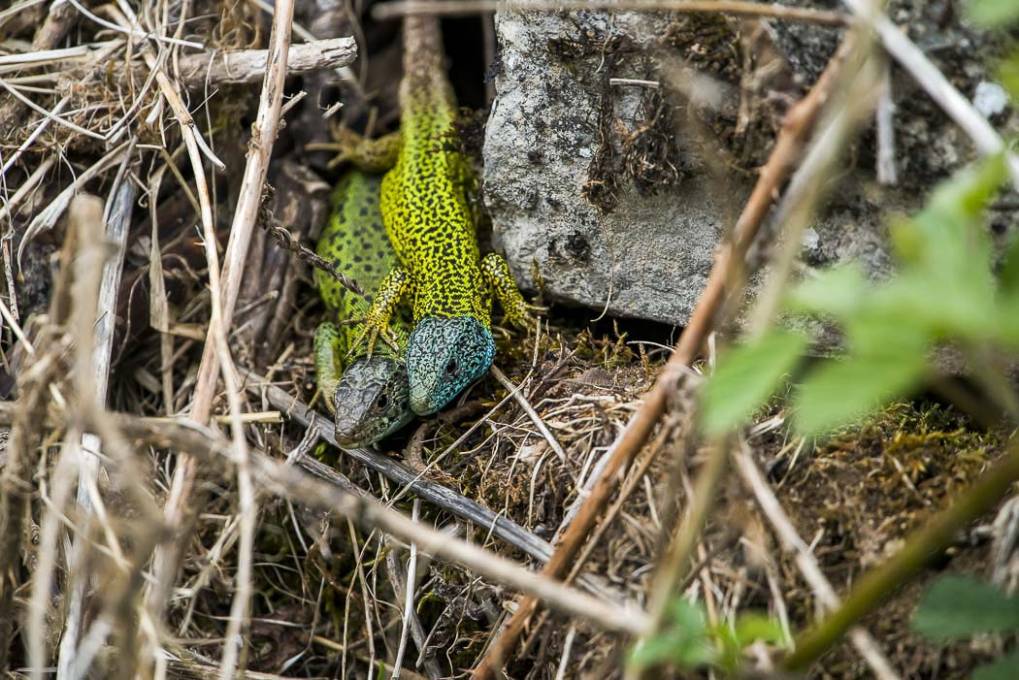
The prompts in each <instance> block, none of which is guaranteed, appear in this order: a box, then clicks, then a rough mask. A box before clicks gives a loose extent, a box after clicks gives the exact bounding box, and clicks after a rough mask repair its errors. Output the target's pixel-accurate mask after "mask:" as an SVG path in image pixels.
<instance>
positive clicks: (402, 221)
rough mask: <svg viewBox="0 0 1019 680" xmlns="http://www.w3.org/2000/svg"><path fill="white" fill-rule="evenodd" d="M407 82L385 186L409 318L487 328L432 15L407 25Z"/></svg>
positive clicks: (464, 175) (463, 169)
mask: <svg viewBox="0 0 1019 680" xmlns="http://www.w3.org/2000/svg"><path fill="white" fill-rule="evenodd" d="M403 30H404V78H403V81H402V82H401V86H400V105H401V111H402V113H401V119H400V134H401V138H402V142H401V146H400V153H399V156H398V157H397V161H396V165H395V166H394V167H393V168H392V169H391V170H390V171H389V172H388V173H386V176H385V178H384V180H383V182H382V211H383V214H384V216H385V224H386V229H387V231H388V233H389V237H390V240H391V241H392V243H393V247H394V248H395V249H396V253H397V256H398V258H399V260H400V262H401V264H402V265H403V266H404V268H406V269H407V270H408V272H409V273H410V275H411V277H412V279H413V280H414V282H415V287H414V291H415V293H414V302H413V308H414V319H415V320H420V319H422V318H425V317H428V316H434V317H440V318H448V317H455V316H470V317H473V318H475V319H477V320H478V321H480V322H482V323H483V324H484V325H485V326H488V325H489V323H490V312H489V309H488V306H487V305H485V304H484V303H483V300H482V299H481V295H480V294H479V291H481V290H482V289H483V281H482V277H481V271H480V268H479V266H478V261H479V258H480V253H479V251H478V244H477V238H476V236H475V233H474V224H473V221H472V217H471V211H470V207H469V205H468V201H467V196H466V189H467V183H468V182H469V178H470V169H469V167H468V164H467V161H466V159H464V158H463V157H462V156H461V154H460V153H459V151H458V150H457V149H456V144H455V136H454V135H455V131H454V122H455V120H456V103H455V99H454V96H453V90H452V87H451V86H450V84H449V81H448V80H447V78H446V75H445V66H444V64H443V51H442V39H441V36H440V33H439V24H438V20H437V19H436V18H435V17H426V16H410V17H407V18H406V19H405V20H404V29H403Z"/></svg>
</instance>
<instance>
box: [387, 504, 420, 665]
mask: <svg viewBox="0 0 1019 680" xmlns="http://www.w3.org/2000/svg"><path fill="white" fill-rule="evenodd" d="M420 510H421V501H420V500H418V499H417V498H415V499H414V503H413V505H412V506H411V511H410V519H411V521H414V522H417V521H418V513H419V511H420ZM417 564H418V547H417V544H416V543H414V542H413V541H411V544H410V556H409V557H408V558H407V581H406V583H407V585H406V586H405V587H404V591H405V593H404V594H405V597H404V603H403V627H402V628H401V629H400V644H399V647H397V650H396V660H395V661H393V675H392V679H393V680H400V669H401V668H402V667H403V655H404V653H405V652H406V651H407V638H408V637H409V634H410V628H411V624H410V622H411V618H412V616H413V615H414V584H415V583H417Z"/></svg>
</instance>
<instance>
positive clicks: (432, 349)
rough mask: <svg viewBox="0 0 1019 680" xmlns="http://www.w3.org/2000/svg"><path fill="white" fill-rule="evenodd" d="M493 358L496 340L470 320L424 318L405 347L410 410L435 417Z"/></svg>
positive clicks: (476, 377)
mask: <svg viewBox="0 0 1019 680" xmlns="http://www.w3.org/2000/svg"><path fill="white" fill-rule="evenodd" d="M494 358H495V339H494V338H493V337H492V331H490V330H489V329H488V328H487V327H486V326H485V325H484V324H482V323H481V322H480V321H478V320H477V319H475V318H473V317H469V316H455V317H451V318H439V317H434V316H429V317H425V318H424V319H422V320H421V321H419V322H418V324H417V326H415V327H414V331H413V332H412V333H411V334H410V340H409V342H408V344H407V377H408V379H409V380H410V407H411V409H413V410H414V412H415V413H417V414H419V415H428V414H429V413H435V412H436V411H438V410H439V409H440V408H442V407H443V406H445V405H446V404H448V403H449V402H450V401H452V400H453V398H454V397H456V395H458V394H460V392H461V391H462V390H463V389H464V388H465V387H467V386H468V385H469V384H471V383H472V382H474V381H475V380H477V379H478V378H480V377H481V376H483V375H484V374H485V373H486V372H487V371H488V369H489V368H491V366H492V360H493V359H494Z"/></svg>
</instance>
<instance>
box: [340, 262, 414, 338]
mask: <svg viewBox="0 0 1019 680" xmlns="http://www.w3.org/2000/svg"><path fill="white" fill-rule="evenodd" d="M411 287H412V284H411V277H410V273H409V272H408V271H407V270H406V269H403V268H402V267H395V268H394V269H391V270H390V271H389V273H388V274H386V276H385V278H383V279H382V281H381V282H380V283H379V287H378V289H377V290H376V291H375V296H374V298H373V299H372V303H371V306H370V307H368V311H367V312H366V313H365V315H364V318H363V319H361V331H360V333H358V335H357V338H355V339H354V341H353V342H352V343H351V346H350V348H349V353H348V356H349V355H351V354H353V353H354V352H356V351H357V350H358V349H359V348H360V347H361V344H362V343H364V342H365V341H366V340H367V343H368V348H367V355H368V356H369V357H370V356H371V355H372V352H373V351H374V349H375V342H376V340H378V338H379V336H380V335H381V336H382V338H383V341H385V342H387V343H389V344H390V345H395V341H394V340H393V339H392V335H393V333H392V331H391V330H390V328H389V320H390V319H391V318H392V316H393V311H394V310H395V309H396V306H397V305H398V304H399V303H400V300H401V299H402V298H403V296H404V295H407V294H408V293H410V292H411Z"/></svg>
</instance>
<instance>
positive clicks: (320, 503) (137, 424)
mask: <svg viewBox="0 0 1019 680" xmlns="http://www.w3.org/2000/svg"><path fill="white" fill-rule="evenodd" d="M22 411H23V408H22V406H21V404H11V403H8V402H0V424H11V423H14V422H15V421H16V420H17V419H18V418H19V417H20V415H21V413H22ZM107 421H108V422H109V424H110V425H111V426H113V427H114V428H115V429H116V430H117V431H119V432H121V433H123V436H126V437H129V438H131V439H136V440H141V441H143V442H145V443H146V444H148V445H149V446H152V447H155V448H159V449H172V450H178V451H190V452H192V454H193V455H194V456H195V457H196V458H201V459H202V460H204V461H208V462H212V463H220V464H221V463H234V464H235V463H236V456H235V454H234V450H233V447H232V444H231V442H230V441H229V440H227V439H224V438H223V436H222V435H220V434H219V433H218V432H216V431H213V430H210V429H209V428H207V427H204V426H202V425H200V424H198V423H196V422H194V421H190V420H180V421H178V422H173V423H170V422H167V420H166V419H165V418H142V417H139V416H134V415H130V414H108V416H107ZM34 422H35V423H38V422H43V419H42V418H38V419H37V420H36V421H34ZM99 434H100V436H102V437H105V436H106V434H107V433H106V432H105V431H102V430H101V431H100V433H99ZM120 443H121V444H123V443H124V442H123V441H122V442H120ZM250 465H251V471H252V477H253V480H254V481H255V483H257V484H258V486H259V487H261V488H262V489H263V490H264V491H266V492H268V493H272V494H276V495H278V496H280V497H282V498H286V499H288V500H290V501H291V502H293V503H297V504H298V505H302V506H304V507H307V508H310V509H313V510H318V511H321V512H325V513H328V514H330V515H333V516H336V517H342V518H349V519H351V520H353V521H356V522H358V523H360V524H361V525H362V526H365V527H367V528H372V529H377V530H379V531H382V532H384V533H386V534H389V535H390V536H393V537H395V538H398V539H400V540H401V541H404V542H405V543H408V544H409V543H411V542H413V543H416V544H417V546H418V550H419V551H420V552H421V553H423V554H427V555H431V556H432V557H435V558H441V559H444V560H446V561H448V562H451V563H454V564H459V565H460V566H462V567H464V568H465V569H468V570H470V571H472V572H474V573H476V574H478V575H480V576H483V577H485V578H487V579H489V580H491V581H492V582H493V583H498V584H502V585H505V586H507V587H510V588H513V589H516V590H519V591H521V592H524V593H527V594H529V595H533V596H535V597H537V598H539V599H541V600H542V601H544V602H545V603H547V604H548V606H549V607H551V608H552V609H555V610H556V611H559V612H562V613H564V614H567V615H569V616H575V617H578V618H581V619H584V620H586V621H588V622H590V623H592V624H594V625H596V626H597V627H599V628H602V629H604V630H608V631H617V632H621V633H626V634H629V635H640V634H641V633H643V632H644V631H645V630H646V626H647V616H646V614H645V613H644V612H642V611H641V610H639V609H637V608H635V607H633V606H632V605H628V604H624V605H620V604H617V603H606V602H604V601H602V600H599V599H597V598H595V597H592V596H591V595H587V594H585V593H583V592H581V591H579V590H576V589H574V588H570V587H567V586H564V585H562V584H561V583H558V582H557V581H554V580H552V579H549V578H547V577H545V576H542V575H540V574H535V573H534V572H532V571H530V570H528V569H526V568H524V567H522V566H520V565H519V564H518V563H516V562H513V561H511V560H508V559H506V558H504V557H501V556H499V555H496V554H495V553H492V552H490V551H488V550H485V549H484V548H481V547H479V546H477V545H475V544H473V543H470V542H468V541H464V540H461V539H459V538H456V537H454V536H451V535H450V534H447V533H444V532H442V531H439V530H437V529H433V528H432V527H430V526H427V525H424V524H421V523H418V522H414V521H413V520H411V519H410V518H409V517H407V516H405V515H404V514H403V513H401V512H399V511H397V510H393V509H392V508H389V507H387V506H386V505H385V504H384V503H381V502H380V501H377V500H375V499H374V498H372V497H369V496H361V495H358V494H355V493H351V492H348V491H345V490H343V489H341V488H338V487H336V486H333V485H332V484H329V483H326V482H323V481H321V480H318V479H315V478H314V477H312V476H311V475H309V474H308V473H306V472H304V471H303V470H301V469H298V468H296V467H294V466H292V465H288V464H287V463H286V462H277V461H274V460H273V459H272V458H270V457H269V456H267V455H265V454H264V453H261V452H258V451H252V452H251V456H250Z"/></svg>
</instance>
